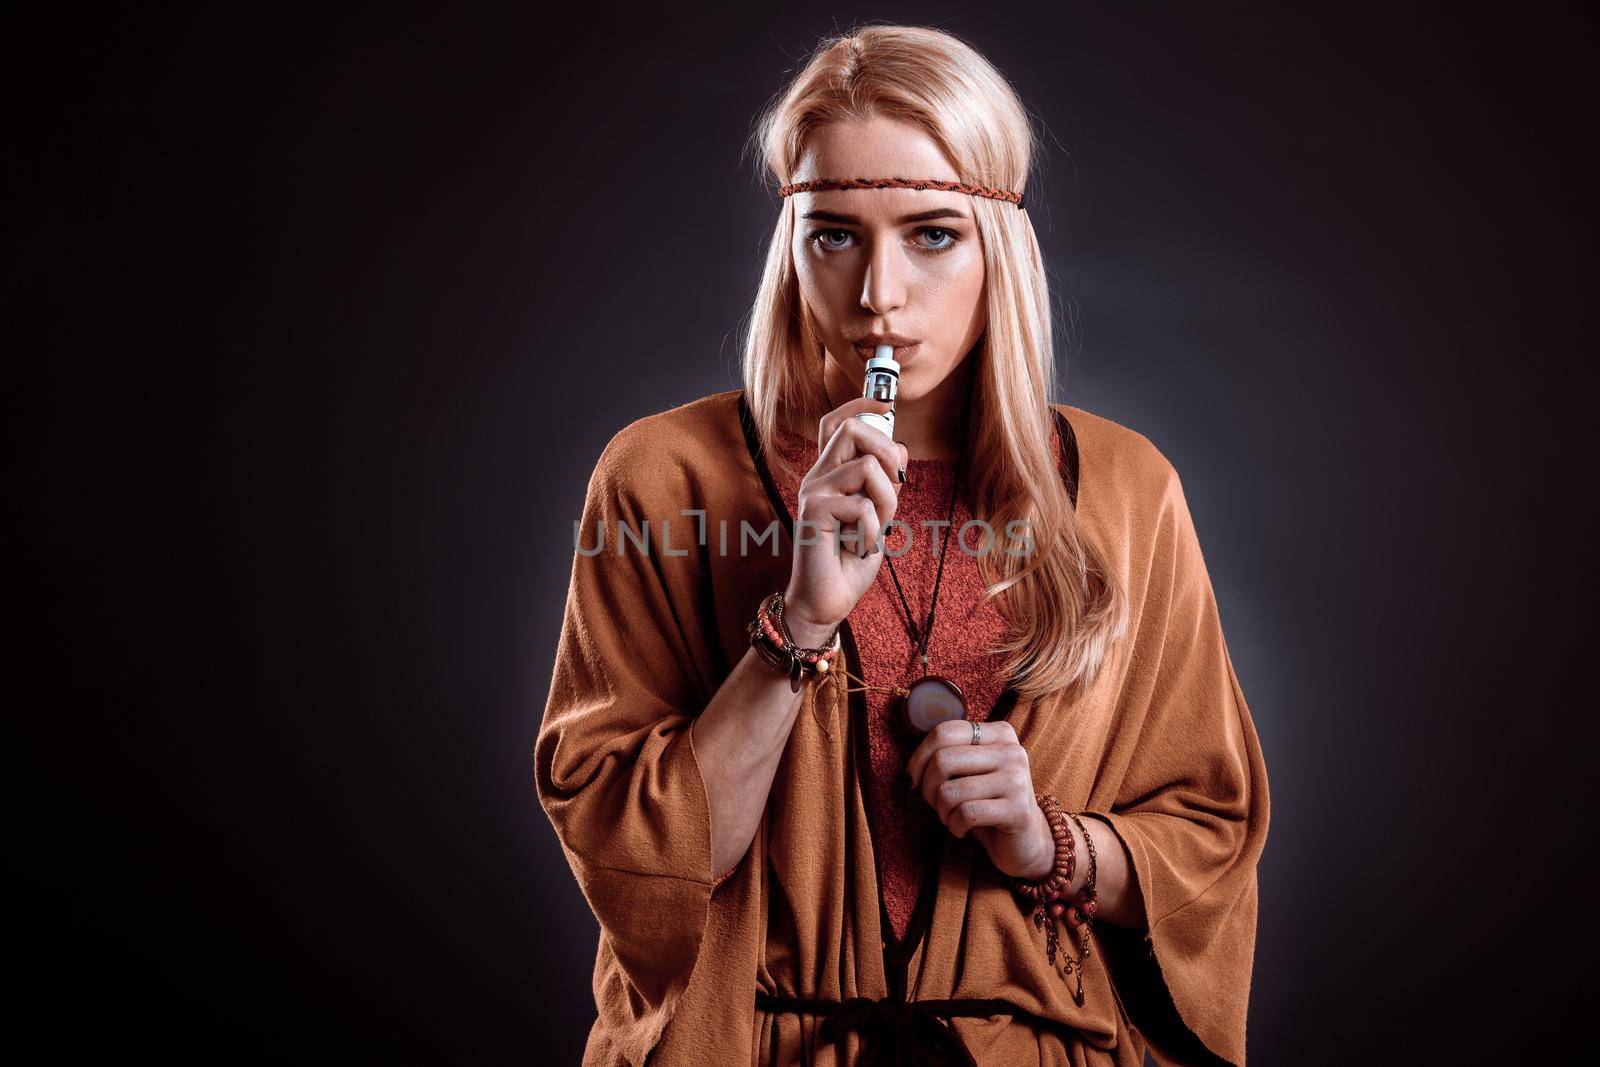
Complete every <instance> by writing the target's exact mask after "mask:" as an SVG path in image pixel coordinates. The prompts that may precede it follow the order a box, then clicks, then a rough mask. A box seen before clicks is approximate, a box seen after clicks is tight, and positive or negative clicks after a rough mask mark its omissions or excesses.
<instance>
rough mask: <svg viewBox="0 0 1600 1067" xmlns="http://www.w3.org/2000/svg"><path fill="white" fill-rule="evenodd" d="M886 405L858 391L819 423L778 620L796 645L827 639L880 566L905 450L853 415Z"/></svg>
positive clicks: (812, 645)
mask: <svg viewBox="0 0 1600 1067" xmlns="http://www.w3.org/2000/svg"><path fill="white" fill-rule="evenodd" d="M889 407H890V404H889V402H888V401H886V400H871V399H868V398H867V397H857V398H855V399H854V400H850V401H848V402H847V403H844V404H841V405H839V406H838V407H836V408H834V409H833V410H832V411H830V412H828V413H827V414H826V415H824V416H823V417H822V419H821V421H820V422H819V423H818V426H817V440H818V449H819V451H818V455H817V462H816V464H815V465H814V466H812V468H811V469H810V470H809V471H807V472H806V475H805V477H804V478H803V479H801V481H800V494H799V505H800V514H799V515H797V516H796V517H795V538H794V541H795V547H794V561H793V564H792V567H791V569H790V574H789V588H788V589H787V590H785V592H784V595H783V603H784V608H783V618H784V623H785V624H786V625H787V626H788V628H789V634H790V636H791V637H793V638H794V641H795V643H796V644H798V645H800V646H801V647H802V648H817V647H820V646H821V644H822V643H823V642H824V641H826V640H827V639H828V635H829V634H831V633H832V632H833V629H834V627H836V626H838V625H839V623H840V622H842V621H843V620H844V619H845V617H846V616H848V615H849V614H850V609H851V608H853V607H855V606H856V601H858V600H860V599H861V596H862V594H863V593H865V592H866V591H867V587H868V586H869V585H871V584H872V582H873V579H874V578H876V577H877V575H878V568H879V567H881V566H882V565H883V552H882V550H881V543H880V540H879V538H880V536H881V531H882V530H883V529H884V527H886V526H887V525H888V523H889V520H890V519H892V518H894V511H895V506H896V505H897V504H898V503H899V499H900V489H899V486H900V480H899V471H900V470H902V469H903V468H904V467H905V466H906V462H907V460H908V459H909V458H910V455H909V453H908V452H907V450H906V446H905V445H903V444H900V443H899V442H898V441H891V440H889V438H887V437H885V436H884V435H883V433H882V432H881V431H879V430H875V429H873V428H872V427H871V426H868V425H867V424H866V423H864V422H862V421H861V420H860V419H858V418H856V417H855V416H856V415H859V414H861V413H863V412H869V411H870V412H878V413H880V414H882V413H886V412H888V410H889ZM802 523H805V524H806V525H802ZM858 524H859V526H858ZM858 529H859V532H860V537H859V539H858V538H857V531H858ZM862 553H865V555H863V554H862Z"/></svg>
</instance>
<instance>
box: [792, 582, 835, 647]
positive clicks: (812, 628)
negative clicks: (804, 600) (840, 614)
mask: <svg viewBox="0 0 1600 1067" xmlns="http://www.w3.org/2000/svg"><path fill="white" fill-rule="evenodd" d="M783 624H784V626H785V627H787V628H788V630H789V636H790V637H792V638H794V643H795V644H797V645H799V646H800V647H801V648H821V647H822V646H823V645H825V644H827V642H828V640H829V639H830V638H832V637H833V631H834V630H836V629H838V624H837V623H834V624H832V625H828V624H825V623H819V622H814V621H812V619H811V617H810V615H809V614H808V613H807V612H806V610H805V607H804V606H803V605H800V604H796V603H795V602H794V601H793V600H791V599H789V595H788V594H787V593H785V594H784V597H783Z"/></svg>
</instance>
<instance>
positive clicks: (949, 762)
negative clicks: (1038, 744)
mask: <svg viewBox="0 0 1600 1067" xmlns="http://www.w3.org/2000/svg"><path fill="white" fill-rule="evenodd" d="M1012 762H1013V761H1011V760H1010V759H1008V758H1006V757H1005V755H1004V754H1003V752H1002V750H1000V749H994V748H990V747H988V746H987V745H968V746H967V747H966V749H965V750H963V749H961V748H959V747H958V746H955V745H950V746H948V747H946V748H941V749H940V750H939V751H938V752H935V753H934V754H933V757H932V758H931V759H929V760H928V764H927V767H926V768H925V769H924V771H923V775H922V780H921V782H920V783H919V785H918V786H917V789H918V792H920V793H921V794H922V799H924V800H926V801H927V802H928V806H929V807H930V808H934V809H937V808H938V807H939V796H940V790H942V789H944V788H945V787H946V786H948V785H949V784H950V783H951V782H961V781H966V780H967V779H969V778H973V777H976V776H981V775H990V774H995V773H1006V774H1010V775H1011V777H1012V779H1013V780H1014V783H1015V784H1017V785H1018V787H1019V788H1020V785H1021V784H1022V779H1021V777H1020V776H1019V775H1017V774H1016V773H1014V768H1013V766H1012Z"/></svg>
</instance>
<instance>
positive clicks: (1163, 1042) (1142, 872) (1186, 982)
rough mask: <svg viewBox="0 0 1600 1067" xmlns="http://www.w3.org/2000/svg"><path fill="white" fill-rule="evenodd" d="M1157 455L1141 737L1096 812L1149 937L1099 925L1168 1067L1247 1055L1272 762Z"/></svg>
mask: <svg viewBox="0 0 1600 1067" xmlns="http://www.w3.org/2000/svg"><path fill="white" fill-rule="evenodd" d="M1158 466H1159V469H1160V473H1159V475H1158V478H1159V479H1160V480H1159V481H1158V482H1157V485H1159V486H1162V488H1161V489H1160V491H1159V492H1158V493H1156V494H1154V499H1156V500H1157V501H1158V502H1159V503H1158V505H1157V506H1156V507H1155V508H1154V509H1153V511H1151V510H1146V509H1141V510H1144V514H1145V515H1146V516H1148V518H1145V519H1143V520H1142V522H1147V523H1151V524H1153V530H1152V531H1151V532H1150V533H1149V534H1148V535H1147V537H1148V540H1147V542H1146V543H1148V544H1150V545H1151V546H1152V551H1150V552H1149V553H1148V556H1147V557H1146V558H1148V560H1149V565H1148V573H1147V574H1146V575H1144V576H1143V578H1144V583H1143V584H1144V588H1143V596H1142V604H1141V605H1140V606H1139V608H1138V612H1139V623H1138V630H1137V632H1136V634H1135V635H1133V637H1132V645H1131V650H1130V662H1129V665H1128V668H1127V675H1126V680H1125V683H1124V686H1123V694H1122V696H1123V701H1122V702H1123V707H1124V709H1127V708H1142V709H1143V713H1142V715H1129V716H1128V717H1126V718H1124V719H1123V720H1122V728H1123V729H1124V730H1127V731H1131V732H1134V733H1135V734H1136V740H1135V741H1134V743H1133V744H1132V747H1131V750H1130V754H1129V755H1128V757H1127V758H1128V762H1127V766H1126V770H1125V773H1124V774H1123V776H1122V778H1121V781H1120V785H1119V786H1118V788H1117V790H1116V798H1115V801H1114V803H1113V804H1112V805H1111V807H1110V810H1109V811H1104V812H1098V811H1097V812H1093V813H1092V814H1094V815H1096V816H1097V817H1099V818H1101V819H1103V820H1104V821H1106V822H1108V823H1109V824H1110V825H1111V827H1112V829H1113V830H1115V831H1116V833H1117V836H1118V837H1119V838H1121V840H1122V842H1123V844H1124V845H1125V846H1126V847H1127V849H1128V853H1129V855H1130V856H1131V858H1132V866H1133V873H1134V877H1136V878H1137V879H1138V883H1139V886H1140V888H1141V890H1142V891H1143V896H1144V911H1145V923H1146V929H1147V931H1148V933H1147V934H1140V933H1137V932H1134V931H1132V930H1129V929H1124V928H1117V927H1113V926H1111V925H1110V924H1106V923H1101V924H1097V931H1098V932H1099V934H1100V935H1101V938H1102V940H1103V942H1104V943H1105V945H1106V952H1107V955H1108V958H1109V962H1110V964H1111V968H1112V972H1113V975H1114V980H1115V984H1116V987H1117V990H1118V993H1119V995H1120V996H1122V998H1123V1000H1124V1001H1125V1004H1126V1006H1127V1010H1128V1012H1129V1015H1130V1016H1131V1017H1132V1018H1133V1020H1134V1022H1135V1024H1136V1025H1138V1026H1139V1027H1140V1030H1141V1032H1142V1033H1144V1035H1145V1037H1146V1038H1147V1040H1148V1041H1149V1042H1150V1045H1151V1049H1150V1052H1151V1055H1152V1057H1153V1058H1154V1059H1155V1060H1156V1061H1157V1062H1158V1063H1163V1064H1167V1063H1184V1064H1190V1063H1217V1062H1228V1063H1235V1064H1243V1063H1244V1056H1245V1015H1246V1009H1247V1007H1248V1004H1249V997H1250V979H1251V970H1252V965H1253V960H1254V950H1255V929H1256V904H1257V884H1256V864H1257V860H1258V859H1259V858H1260V856H1261V852H1262V848H1263V846H1264V844H1265V842H1266V836H1267V822H1268V791H1267V776H1266V764H1265V762H1264V760H1263V758H1262V754H1261V747H1260V744H1259V741H1258V739H1257V736H1256V731H1255V726H1254V724H1253V723H1252V721H1251V717H1250V711H1249V708H1248V706H1247V705H1246V703H1245V698H1244V694H1243V692H1242V691H1241V690H1240V687H1239V682H1238V679H1237V678H1236V677H1235V675H1234V670H1233V663H1232V661H1231V659H1230V658H1229V655H1228V649H1227V646H1226V644H1225V642H1224V640H1223V634H1222V626H1221V622H1220V619H1219V616H1218V612H1217V602H1216V597H1215V596H1214V594H1213V590H1212V587H1211V581H1210V577H1209V575H1208V574H1207V571H1206V566H1205V561H1204V558H1203V557H1202V555H1201V551H1200V542H1199V540H1198V538H1197V536H1196V533H1195V528H1194V523H1193V520H1192V519H1191V516H1190V514H1189V508H1188V504H1187V502H1186V500H1185V498H1184V493H1183V488H1182V485H1181V482H1180V480H1179V478H1178V474H1177V472H1176V471H1175V470H1174V469H1173V468H1172V466H1171V464H1170V463H1168V462H1167V461H1166V460H1165V458H1164V457H1161V458H1160V459H1159V463H1158ZM1139 524H1140V521H1136V522H1135V525H1139ZM1139 577H1140V576H1138V575H1133V576H1132V581H1131V582H1130V586H1131V587H1132V591H1131V593H1130V595H1132V596H1134V597H1135V599H1136V601H1137V599H1138V588H1137V587H1138V584H1139Z"/></svg>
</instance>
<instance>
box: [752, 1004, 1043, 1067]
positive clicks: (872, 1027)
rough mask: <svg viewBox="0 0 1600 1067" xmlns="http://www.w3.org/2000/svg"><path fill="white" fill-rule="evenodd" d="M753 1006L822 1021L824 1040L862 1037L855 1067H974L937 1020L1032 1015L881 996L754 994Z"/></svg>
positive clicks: (1005, 1007) (1001, 1007) (1009, 1008)
mask: <svg viewBox="0 0 1600 1067" xmlns="http://www.w3.org/2000/svg"><path fill="white" fill-rule="evenodd" d="M756 1007H757V1008H762V1009H765V1010H767V1011H772V1012H796V1013H800V1014H805V1015H821V1016H823V1020H822V1024H821V1026H820V1027H819V1033H820V1034H821V1037H822V1040H823V1041H840V1040H842V1039H843V1037H844V1035H845V1034H848V1033H854V1034H858V1035H859V1036H860V1037H861V1042H862V1049H861V1058H860V1060H859V1061H858V1063H857V1067H942V1065H947V1064H956V1065H957V1067H978V1061H977V1060H975V1059H973V1058H972V1051H971V1050H970V1049H968V1048H967V1045H966V1042H964V1041H962V1040H961V1035H960V1034H958V1033H956V1031H955V1028H954V1027H952V1026H951V1025H950V1024H949V1023H947V1022H945V1021H944V1020H943V1019H941V1018H939V1016H941V1015H961V1016H973V1017H987V1016H990V1015H1023V1016H1028V1017H1030V1018H1031V1017H1032V1013H1031V1012H1027V1011H1024V1010H1022V1009H1021V1008H1018V1007H1017V1006H1016V1005H1014V1004H1011V1003H1010V1002H1008V1001H1004V1000H986V999H976V998H971V997H962V998H958V999H956V1000H899V999H896V998H893V997H884V998H883V999H882V1000H873V999H872V998H870V997H850V998H848V999H846V1000H843V1001H836V1000H820V999H815V998H809V997H780V996H774V995H773V994H771V993H768V992H767V991H766V990H763V989H758V990H756Z"/></svg>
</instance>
